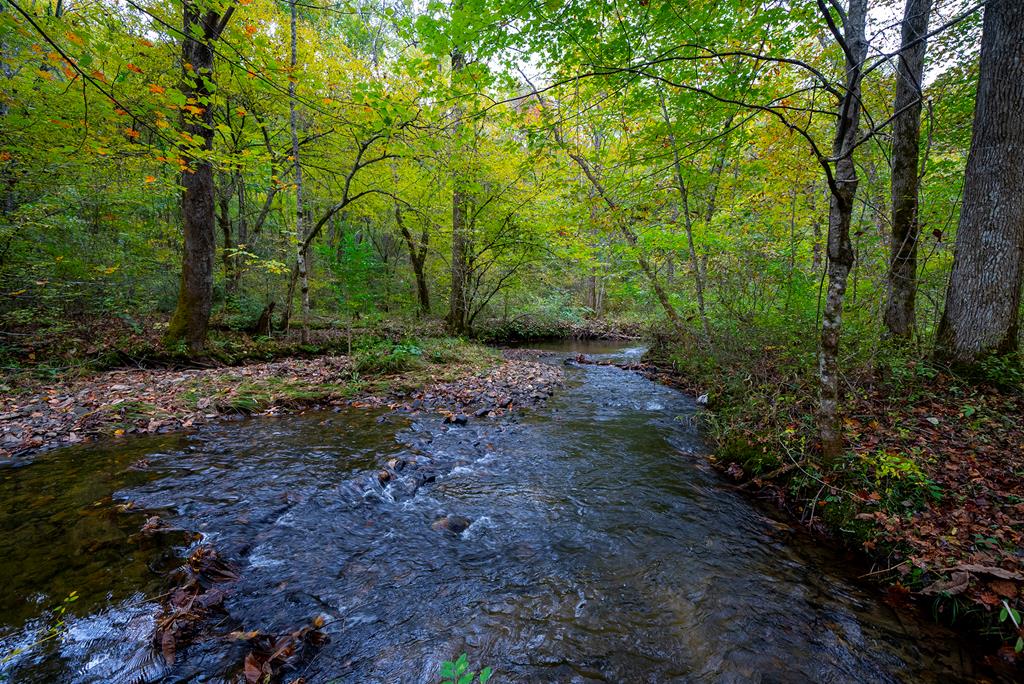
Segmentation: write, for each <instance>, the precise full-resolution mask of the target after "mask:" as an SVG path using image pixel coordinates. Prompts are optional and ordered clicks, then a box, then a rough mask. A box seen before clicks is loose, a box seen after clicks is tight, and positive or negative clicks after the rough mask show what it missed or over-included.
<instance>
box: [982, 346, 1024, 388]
mask: <svg viewBox="0 0 1024 684" xmlns="http://www.w3.org/2000/svg"><path fill="white" fill-rule="evenodd" d="M980 371H981V375H982V377H983V378H984V379H985V380H988V381H989V382H991V383H992V384H994V385H996V386H997V387H1006V388H1009V389H1015V390H1020V389H1022V388H1024V359H1022V357H1021V355H1020V354H1012V355H1007V356H987V357H985V358H984V359H982V360H981V364H980Z"/></svg>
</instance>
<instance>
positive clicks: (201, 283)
mask: <svg viewBox="0 0 1024 684" xmlns="http://www.w3.org/2000/svg"><path fill="white" fill-rule="evenodd" d="M231 11H232V10H228V11H227V12H225V15H224V16H223V17H221V15H220V14H218V13H217V12H214V11H202V10H201V9H200V7H199V6H198V4H197V3H196V2H195V1H194V0H184V1H183V2H182V14H183V20H184V32H183V38H182V42H181V58H182V63H183V64H186V65H190V66H188V67H183V68H182V79H181V93H182V95H184V96H185V98H186V99H188V100H189V101H190V102H195V103H196V106H197V107H199V108H200V113H198V114H194V113H191V112H186V111H184V110H183V111H182V131H183V132H184V133H186V134H187V135H190V136H192V138H193V139H196V140H199V141H200V143H201V144H200V145H199V150H200V153H199V154H198V155H188V156H187V157H186V159H187V162H188V167H187V168H186V169H185V170H184V171H183V172H182V174H181V187H182V193H181V217H182V231H183V233H184V238H185V245H184V252H183V256H182V264H181V287H180V289H179V291H178V303H177V306H176V307H175V310H174V314H173V315H172V316H171V321H170V323H169V324H168V327H167V333H166V335H165V337H164V340H165V342H166V343H174V342H178V341H179V340H184V341H185V342H186V344H188V348H189V350H190V351H192V352H193V353H198V352H200V351H202V349H203V346H204V344H205V343H206V330H207V327H208V326H209V323H210V310H211V308H212V306H213V261H214V253H215V245H216V228H215V225H214V224H215V220H216V219H215V209H214V187H213V165H212V164H211V162H210V160H209V157H208V153H209V152H210V151H211V150H212V149H213V108H212V106H211V105H212V102H211V94H212V90H213V57H214V54H213V41H215V40H216V39H217V37H218V36H219V35H220V32H221V31H223V29H224V25H225V24H226V23H227V20H228V18H230V16H231V14H230V13H231Z"/></svg>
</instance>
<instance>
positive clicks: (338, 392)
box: [0, 338, 561, 458]
mask: <svg viewBox="0 0 1024 684" xmlns="http://www.w3.org/2000/svg"><path fill="white" fill-rule="evenodd" d="M560 379H561V371H560V369H557V368H554V367H552V366H550V365H547V364H542V363H537V362H536V361H535V360H531V359H530V358H529V357H527V356H524V355H523V354H511V353H510V354H508V355H507V357H503V356H502V355H501V354H499V353H497V352H495V351H494V350H491V349H489V348H486V347H482V346H480V345H476V344H472V343H468V342H464V341H461V340H455V339H448V338H430V339H426V340H423V341H420V342H416V343H413V342H404V343H398V344H396V343H391V342H377V343H375V344H373V345H370V346H362V347H361V348H360V349H359V350H358V351H357V352H356V353H354V354H353V355H352V356H340V355H331V354H328V355H323V356H318V357H316V358H284V359H279V360H275V361H271V362H264V363H249V364H246V365H240V366H224V367H214V368H188V369H174V370H161V369H133V370H114V371H103V372H97V373H86V374H82V375H76V376H66V377H63V378H58V379H47V378H45V377H39V376H32V375H30V374H25V373H22V374H20V375H19V376H18V378H17V380H18V384H17V385H16V386H13V385H12V384H8V385H7V386H6V387H5V388H4V391H3V392H2V394H0V458H12V457H23V456H26V455H28V454H31V453H33V452H36V451H41V450H46V449H50V448H55V447H59V446H64V445H69V444H76V443H80V442H83V441H88V440H91V439H96V438H100V437H123V436H125V435H131V434H150V433H162V432H170V431H174V430H182V429H188V428H192V427H197V426H199V425H201V424H203V423H208V422H211V421H216V420H223V419H229V418H237V417H240V416H246V415H259V414H264V415H266V414H278V413H284V412H289V411H301V410H306V409H311V408H331V407H337V406H345V405H350V406H356V407H388V408H391V409H396V408H405V409H407V410H409V411H431V412H436V413H439V414H442V415H444V416H445V419H446V420H449V421H456V422H462V421H467V420H469V419H470V415H472V416H474V417H485V416H495V415H501V414H502V413H503V412H506V411H510V410H514V409H515V408H517V407H522V406H529V405H532V404H534V403H537V402H539V401H541V400H542V399H544V398H546V397H547V395H548V394H549V393H550V391H551V388H552V386H553V385H555V384H556V383H558V382H559V381H560ZM8 382H9V383H10V382H11V381H10V379H8ZM467 414H470V415H467Z"/></svg>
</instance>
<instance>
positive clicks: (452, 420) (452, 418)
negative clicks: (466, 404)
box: [444, 413, 469, 425]
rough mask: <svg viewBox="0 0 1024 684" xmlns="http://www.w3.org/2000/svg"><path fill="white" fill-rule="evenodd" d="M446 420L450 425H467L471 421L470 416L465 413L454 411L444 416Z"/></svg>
mask: <svg viewBox="0 0 1024 684" xmlns="http://www.w3.org/2000/svg"><path fill="white" fill-rule="evenodd" d="M444 422H445V423H447V424H448V425H465V424H466V423H468V422H469V416H467V415H466V414H464V413H454V414H451V415H448V416H445V417H444Z"/></svg>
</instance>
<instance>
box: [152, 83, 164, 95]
mask: <svg viewBox="0 0 1024 684" xmlns="http://www.w3.org/2000/svg"><path fill="white" fill-rule="evenodd" d="M149 92H151V93H155V94H156V95H163V94H164V93H165V92H167V89H166V88H164V87H163V86H158V85H157V84H156V83H150V84H149Z"/></svg>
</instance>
